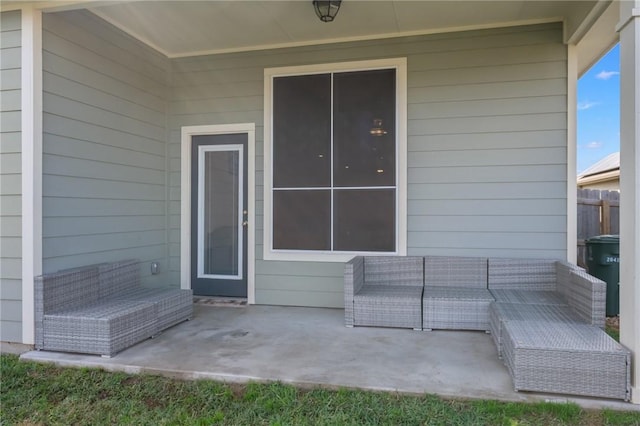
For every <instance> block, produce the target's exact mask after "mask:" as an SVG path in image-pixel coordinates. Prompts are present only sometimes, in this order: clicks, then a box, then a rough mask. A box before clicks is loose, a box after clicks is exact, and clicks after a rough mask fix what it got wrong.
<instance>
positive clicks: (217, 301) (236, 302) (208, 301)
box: [193, 296, 247, 308]
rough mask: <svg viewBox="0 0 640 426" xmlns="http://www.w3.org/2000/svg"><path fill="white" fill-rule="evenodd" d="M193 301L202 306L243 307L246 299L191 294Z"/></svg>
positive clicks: (245, 304)
mask: <svg viewBox="0 0 640 426" xmlns="http://www.w3.org/2000/svg"><path fill="white" fill-rule="evenodd" d="M193 303H195V304H196V305H202V306H226V307H230V308H243V307H245V306H247V299H246V298H244V297H216V296H193Z"/></svg>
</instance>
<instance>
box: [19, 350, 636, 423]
mask: <svg viewBox="0 0 640 426" xmlns="http://www.w3.org/2000/svg"><path fill="white" fill-rule="evenodd" d="M58 356H60V354H58V353H53V352H47V351H30V352H24V353H22V354H21V355H20V360H22V361H32V362H39V363H45V364H54V365H57V366H59V367H70V368H96V369H102V370H105V371H109V372H122V373H126V374H149V375H156V376H163V377H168V378H172V379H180V380H214V381H219V382H223V383H227V384H246V383H252V382H253V383H276V382H277V383H284V384H288V385H293V386H296V387H300V388H303V389H327V390H339V389H349V390H365V391H371V392H386V393H395V394H398V395H411V396H423V395H426V394H430V395H436V396H438V397H440V398H444V399H449V400H457V401H474V400H476V401H477V400H495V401H500V402H522V403H540V402H548V403H556V404H568V403H574V404H576V405H578V406H579V407H581V408H583V409H588V410H602V409H610V410H615V411H636V412H640V405H635V404H632V403H630V402H623V401H615V400H605V399H597V398H587V397H584V398H580V397H569V396H566V397H565V396H561V395H551V394H537V393H529V392H518V396H519V397H517V398H504V397H500V396H497V395H482V396H479V395H471V394H467V395H461V394H455V395H452V394H447V393H437V394H433V393H428V392H409V391H399V390H398V389H395V388H391V387H384V386H380V387H379V386H369V387H366V388H362V387H355V386H351V385H348V384H340V383H331V384H329V383H315V382H306V381H299V380H290V379H284V378H273V377H257V376H246V375H238V374H228V373H212V372H206V371H188V370H180V369H163V368H154V367H143V366H139V365H131V364H121V363H117V362H114V359H113V358H111V359H103V358H100V357H96V359H95V361H93V360H91V361H89V360H69V359H67V360H65V359H60V358H57V357H58Z"/></svg>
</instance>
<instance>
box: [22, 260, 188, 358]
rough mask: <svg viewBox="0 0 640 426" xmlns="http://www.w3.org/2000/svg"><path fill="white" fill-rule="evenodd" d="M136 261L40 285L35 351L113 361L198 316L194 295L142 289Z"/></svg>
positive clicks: (70, 272) (42, 279) (40, 280)
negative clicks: (83, 354) (120, 354)
mask: <svg viewBox="0 0 640 426" xmlns="http://www.w3.org/2000/svg"><path fill="white" fill-rule="evenodd" d="M139 270H140V266H139V263H138V261H136V260H124V261H120V262H113V263H103V264H99V265H91V266H86V267H81V268H74V269H67V270H63V271H58V272H54V273H51V274H45V275H42V276H39V277H36V280H35V316H36V318H35V320H36V321H35V324H36V328H35V340H36V341H35V347H36V349H38V350H50V351H61V352H78V353H88V354H97V355H102V356H105V357H111V356H113V355H115V354H116V353H118V352H120V351H122V350H123V349H126V348H128V347H129V346H132V345H134V344H136V343H138V342H140V341H142V340H144V339H147V338H149V337H152V336H155V335H157V334H158V333H160V332H161V331H162V330H165V329H166V328H168V327H171V326H173V325H175V324H177V323H179V322H182V321H185V320H188V319H190V318H191V317H192V315H193V294H192V292H191V290H180V289H150V288H145V287H143V286H141V285H140V275H139Z"/></svg>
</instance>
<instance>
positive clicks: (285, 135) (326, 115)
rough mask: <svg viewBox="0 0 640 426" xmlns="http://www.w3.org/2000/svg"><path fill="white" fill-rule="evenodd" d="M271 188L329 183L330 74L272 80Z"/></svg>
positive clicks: (327, 184)
mask: <svg viewBox="0 0 640 426" xmlns="http://www.w3.org/2000/svg"><path fill="white" fill-rule="evenodd" d="M273 96H274V98H273V187H274V188H304V187H327V186H329V185H331V74H318V75H304V76H294V77H277V78H275V79H274V81H273Z"/></svg>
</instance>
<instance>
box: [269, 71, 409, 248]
mask: <svg viewBox="0 0 640 426" xmlns="http://www.w3.org/2000/svg"><path fill="white" fill-rule="evenodd" d="M384 62H385V61H375V63H374V64H373V66H367V64H366V63H356V64H353V63H352V64H342V66H340V65H335V66H334V67H335V68H333V69H332V66H330V65H325V66H321V67H319V68H324V69H321V70H317V71H316V72H314V71H315V70H314V69H313V68H315V67H302V68H298V69H291V68H289V69H277V70H273V69H272V70H266V71H265V87H266V89H265V90H266V93H265V123H267V125H266V126H265V171H264V172H265V258H266V259H268V258H274V259H291V260H295V259H301V260H302V259H310V260H311V259H316V260H338V259H337V258H336V257H341V258H348V257H350V256H352V255H353V254H354V253H380V254H390V253H392V254H394V253H398V254H404V252H405V250H406V249H405V245H406V242H405V241H406V239H405V238H403V234H404V233H405V232H406V231H404V230H405V229H406V225H405V224H404V222H405V221H404V220H403V217H404V216H406V212H404V207H403V206H404V205H405V203H406V199H405V197H406V196H405V195H404V180H405V179H406V177H405V174H404V173H401V171H402V170H404V167H401V161H400V160H404V157H405V156H406V141H405V137H406V136H405V130H404V126H405V124H404V123H405V120H406V118H405V117H404V114H405V113H404V111H405V108H404V105H405V102H406V100H405V95H404V94H405V92H406V89H405V86H404V84H406V83H404V82H405V81H406V77H405V73H406V68H405V67H404V60H391V61H386V62H387V63H388V65H386V64H385V63H384ZM385 65H386V66H385ZM296 71H299V72H297V73H296ZM345 256H346V257H345Z"/></svg>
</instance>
